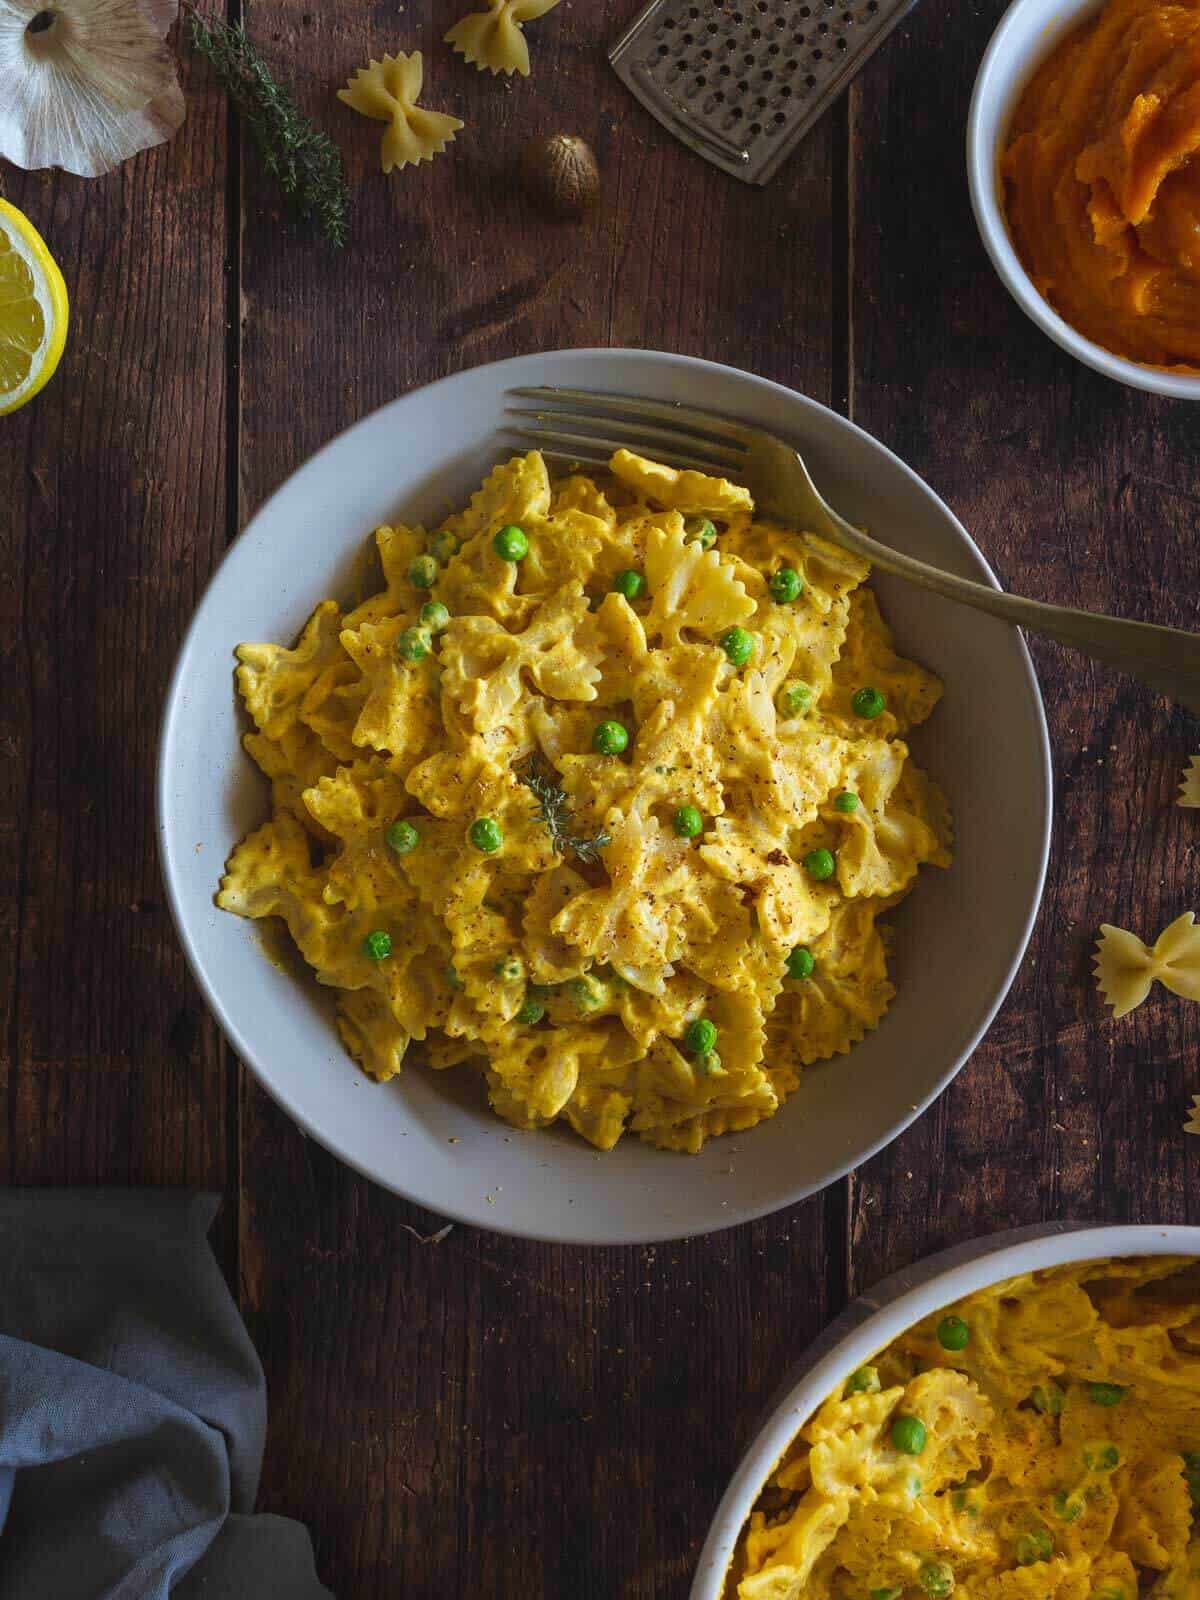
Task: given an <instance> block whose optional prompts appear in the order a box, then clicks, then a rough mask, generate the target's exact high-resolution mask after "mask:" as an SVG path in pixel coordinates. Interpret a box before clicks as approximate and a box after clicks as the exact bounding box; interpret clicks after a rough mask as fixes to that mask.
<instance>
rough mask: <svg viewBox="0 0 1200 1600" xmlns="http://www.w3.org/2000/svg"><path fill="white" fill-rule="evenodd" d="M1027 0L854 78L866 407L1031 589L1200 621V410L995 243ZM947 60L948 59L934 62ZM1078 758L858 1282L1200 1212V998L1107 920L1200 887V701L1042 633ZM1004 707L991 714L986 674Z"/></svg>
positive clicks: (1167, 905) (941, 10)
mask: <svg viewBox="0 0 1200 1600" xmlns="http://www.w3.org/2000/svg"><path fill="white" fill-rule="evenodd" d="M1002 10H1003V6H1002V4H1001V3H999V0H996V3H989V4H987V5H983V6H978V7H967V8H962V7H958V8H954V9H953V25H951V9H950V8H949V7H947V6H945V5H942V4H939V3H934V4H929V3H926V4H924V5H922V6H920V7H919V8H918V9H917V10H916V11H915V12H914V13H913V14H912V17H911V18H910V20H909V21H908V22H907V23H906V24H905V25H904V27H903V28H902V30H901V31H900V32H899V33H897V34H896V35H895V36H894V38H893V39H892V41H891V42H890V43H889V45H888V48H887V49H886V51H884V52H883V53H882V55H881V56H880V57H879V58H878V59H877V60H876V62H875V63H874V64H873V65H872V67H871V68H870V70H869V73H868V74H866V75H865V76H864V77H863V78H862V79H861V80H860V82H859V83H858V84H857V85H855V87H854V88H853V89H852V91H851V94H852V103H851V136H852V154H851V170H852V173H853V194H852V218H853V256H852V274H853V275H852V286H851V310H852V325H853V345H852V357H853V364H852V391H851V393H852V409H853V415H854V418H855V420H856V421H857V422H860V423H861V424H862V425H863V426H864V427H866V428H867V429H868V430H870V431H871V432H872V433H874V434H876V435H877V437H879V438H880V439H881V440H882V441H883V442H884V443H885V444H888V445H890V446H891V447H892V448H893V449H894V450H896V451H897V452H898V453H899V454H900V455H901V456H903V458H904V459H905V460H906V461H907V462H908V463H909V464H910V465H911V466H912V467H914V468H915V469H916V471H917V472H919V473H921V474H922V476H924V477H925V478H927V480H928V481H929V482H930V483H931V484H932V486H933V487H934V488H935V489H936V490H937V491H938V492H939V493H940V494H942V495H943V497H944V498H945V499H946V500H947V501H948V503H949V504H950V506H951V507H952V509H953V510H954V511H956V512H957V513H958V515H959V516H960V517H961V518H962V520H963V522H964V523H965V524H966V526H967V528H968V529H969V530H970V531H971V532H972V534H973V535H974V537H975V538H976V540H977V541H978V543H979V545H980V546H981V548H982V550H983V552H984V554H985V555H986V556H987V557H988V559H989V560H990V561H991V562H992V563H993V565H994V566H995V568H996V570H997V572H998V574H999V576H1000V579H1001V581H1002V582H1003V583H1004V584H1005V585H1006V586H1008V587H1011V588H1013V589H1015V590H1018V591H1019V592H1020V593H1023V594H1029V595H1032V596H1036V597H1043V598H1046V599H1049V600H1055V601H1059V602H1062V603H1065V604H1069V605H1077V606H1085V607H1090V608H1092V609H1096V610H1102V611H1110V612H1120V613H1123V614H1126V615H1129V616H1134V617H1139V618H1142V619H1143V620H1146V621H1160V622H1166V623H1170V624H1173V625H1175V626H1177V627H1186V628H1192V629H1195V628H1197V627H1200V601H1198V598H1197V590H1196V585H1195V581H1194V574H1195V572H1196V566H1197V559H1198V557H1200V537H1198V535H1197V527H1196V510H1197V498H1196V481H1197V480H1196V446H1195V436H1194V426H1193V421H1192V416H1191V412H1190V410H1189V409H1188V407H1186V406H1183V405H1179V404H1172V403H1171V402H1169V401H1165V400H1160V399H1157V398H1155V397H1153V396H1150V395H1142V394H1136V393H1134V392H1133V391H1131V390H1126V389H1123V388H1121V387H1119V386H1118V385H1116V384H1114V383H1111V382H1108V381H1107V380H1106V379H1104V378H1101V377H1100V376H1099V375H1098V374H1095V373H1092V372H1090V371H1088V370H1087V369H1085V368H1084V367H1082V366H1080V365H1078V364H1077V363H1075V362H1073V361H1072V360H1071V359H1070V358H1069V357H1068V356H1067V355H1065V354H1064V353H1062V352H1061V351H1059V350H1058V349H1057V348H1056V347H1055V346H1054V345H1053V344H1051V343H1050V342H1049V340H1047V339H1046V337H1045V336H1044V335H1043V334H1042V333H1041V332H1040V331H1039V330H1038V329H1037V328H1036V327H1034V325H1033V324H1032V323H1031V322H1029V321H1028V320H1027V319H1026V318H1025V317H1024V316H1023V314H1022V313H1021V312H1020V311H1019V310H1018V309H1017V307H1016V305H1015V303H1014V302H1013V301H1012V300H1011V299H1010V298H1009V296H1008V294H1007V292H1006V291H1005V290H1004V288H1003V287H1002V286H1001V284H1000V282H999V280H998V279H997V278H996V276H995V274H994V273H993V272H992V269H991V267H990V265H989V263H988V260H987V257H986V255H985V253H984V250H983V246H982V244H981V243H980V240H979V236H978V234H977V232H976V229H975V224H974V221H973V219H972V216H971V210H970V204H969V200H968V196H967V186H966V175H965V168H964V162H963V159H962V130H963V129H964V127H965V123H966V113H967V103H968V100H969V96H970V89H971V84H972V81H973V78H974V73H975V70H976V67H977V65H978V62H979V59H980V57H981V56H982V53H983V50H984V47H985V45H986V42H987V39H988V37H989V36H990V33H991V30H992V28H993V27H994V26H995V23H996V21H997V20H998V18H999V16H1000V13H1001V11H1002ZM935 59H936V61H937V70H936V71H933V70H931V62H933V61H934V60H935ZM1032 648H1033V654H1034V659H1035V663H1036V666H1037V670H1038V675H1039V679H1040V681H1041V685H1042V692H1043V696H1044V699H1045V703H1046V712H1047V717H1048V720H1049V724H1050V734H1051V741H1052V744H1053V748H1054V755H1055V762H1054V766H1055V773H1054V776H1055V786H1056V804H1055V841H1054V848H1053V853H1052V857H1051V863H1050V873H1049V877H1048V880H1047V886H1046V894H1045V899H1044V902H1043V905H1042V911H1041V915H1040V917H1039V920H1038V924H1037V928H1036V931H1035V934H1034V938H1033V942H1032V944H1031V947H1030V951H1029V955H1028V957H1027V959H1026V961H1025V963H1024V966H1023V968H1022V971H1021V974H1020V977H1019V979H1018V981H1017V983H1016V984H1015V985H1014V988H1013V990H1012V993H1011V994H1010V996H1009V998H1008V1000H1007V1002H1006V1004H1005V1006H1004V1007H1003V1009H1002V1011H1001V1013H1000V1016H999V1018H998V1020H997V1022H996V1024H995V1026H994V1027H993V1029H992V1031H991V1033H990V1034H989V1036H988V1038H987V1040H986V1042H985V1043H984V1045H983V1047H982V1048H981V1049H980V1050H978V1051H977V1052H976V1054H975V1056H974V1058H973V1059H972V1060H971V1062H970V1063H969V1064H968V1066H967V1067H966V1069H965V1070H964V1071H963V1073H962V1074H961V1075H960V1076H959V1077H958V1078H957V1079H956V1081H955V1082H954V1084H953V1085H952V1086H951V1088H950V1089H949V1091H948V1092H947V1093H946V1094H945V1095H944V1096H943V1097H942V1099H941V1100H940V1101H939V1102H938V1104H937V1105H936V1106H935V1107H934V1108H933V1110H932V1111H931V1112H930V1114H929V1115H927V1116H925V1117H923V1118H922V1119H921V1120H920V1121H919V1122H918V1123H917V1124H916V1125H915V1126H914V1127H913V1128H912V1129H910V1130H909V1132H908V1133H907V1134H906V1135H905V1136H903V1137H902V1138H901V1139H899V1140H897V1141H896V1143H895V1144H894V1145H893V1146H892V1147H891V1148H890V1149H889V1150H888V1151H886V1152H885V1153H883V1154H882V1155H881V1156H879V1157H878V1158H877V1159H876V1160H875V1161H873V1162H871V1163H870V1164H869V1165H868V1166H866V1167H865V1168H864V1169H863V1170H862V1171H861V1172H860V1173H859V1174H858V1175H857V1177H856V1179H855V1182H854V1185H853V1190H854V1193H853V1204H852V1212H851V1220H852V1242H853V1250H852V1284H853V1287H855V1288H862V1287H864V1286H866V1285H869V1284H870V1283H871V1282H873V1281H874V1280H875V1279H877V1278H879V1277H880V1276H881V1275H882V1274H883V1273H884V1272H885V1271H891V1270H893V1269H895V1268H897V1267H899V1266H901V1265H903V1264H905V1263H906V1262H908V1261H910V1260H912V1259H914V1258H916V1257H919V1256H921V1255H924V1254H926V1253H928V1252H929V1251H930V1250H933V1249H936V1248H938V1247H939V1246H941V1245H944V1244H948V1243H952V1242H954V1241H955V1240H958V1239H961V1238H964V1237H968V1236H970V1235H972V1234H976V1233H987V1232H990V1231H993V1230H996V1229H999V1228H1004V1227H1008V1226H1013V1225H1018V1224H1022V1223H1030V1222H1036V1221H1039V1220H1042V1219H1044V1218H1056V1217H1069V1218H1078V1219H1084V1220H1096V1221H1114V1222H1115V1221H1134V1222H1149V1221H1154V1222H1182V1221H1189V1220H1194V1218H1195V1217H1196V1215H1197V1200H1196V1194H1197V1188H1196V1179H1197V1175H1198V1166H1200V1142H1198V1141H1195V1140H1188V1139H1186V1138H1184V1137H1183V1136H1182V1135H1181V1132H1180V1129H1181V1127H1182V1124H1183V1120H1184V1116H1185V1114H1186V1110H1187V1107H1188V1104H1189V1098H1190V1095H1191V1094H1193V1093H1194V1092H1196V1090H1197V1089H1198V1088H1200V1082H1198V1080H1197V1075H1196V1060H1197V1052H1198V1046H1200V1019H1198V1017H1197V1008H1196V1007H1194V1006H1188V1005H1186V1004H1181V1003H1180V1002H1179V1001H1178V1000H1177V999H1175V998H1174V997H1173V996H1170V995H1167V994H1165V993H1164V991H1162V990H1161V989H1156V990H1155V992H1154V994H1153V996H1152V997H1151V999H1150V1000H1149V1001H1148V1002H1147V1003H1146V1005H1145V1006H1143V1007H1142V1009H1141V1010H1140V1011H1138V1012H1137V1013H1136V1014H1135V1015H1133V1016H1131V1017H1128V1018H1126V1019H1124V1020H1123V1021H1121V1022H1113V1021H1112V1020H1111V1017H1110V1015H1109V1013H1108V1011H1107V1009H1106V1008H1105V1007H1104V1006H1103V1005H1102V1004H1101V1002H1100V999H1099V996H1098V994H1097V993H1096V989H1095V984H1094V981H1093V977H1092V972H1091V954H1092V947H1093V941H1094V940H1095V937H1096V934H1097V931H1098V928H1099V925H1100V923H1101V922H1107V921H1115V922H1117V923H1120V924H1122V925H1123V926H1126V927H1132V928H1135V929H1136V930H1137V931H1139V932H1140V933H1141V934H1142V935H1143V936H1144V937H1147V938H1150V939H1153V938H1154V937H1156V936H1157V934H1158V933H1159V932H1160V931H1161V929H1162V928H1163V927H1165V926H1166V924H1167V923H1168V922H1169V921H1171V920H1172V919H1173V918H1174V917H1176V916H1178V915H1179V914H1180V912H1182V911H1185V910H1190V909H1192V908H1194V907H1195V906H1196V904H1197V883H1198V879H1197V872H1196V849H1197V845H1200V835H1198V834H1197V831H1196V827H1195V823H1194V817H1192V816H1189V814H1188V813H1187V812H1184V811H1181V810H1179V808H1177V807H1176V806H1175V805H1174V803H1173V802H1174V799H1175V794H1176V790H1177V787H1178V779H1179V773H1180V771H1181V769H1182V768H1183V766H1184V765H1185V763H1186V756H1187V753H1188V751H1189V748H1190V747H1191V746H1192V745H1194V744H1195V742H1196V737H1197V735H1196V727H1195V723H1194V720H1193V719H1190V718H1188V717H1187V715H1186V714H1185V713H1183V712H1179V711H1173V710H1170V709H1168V708H1167V707H1166V706H1164V704H1163V703H1162V702H1161V701H1157V700H1155V699H1154V698H1153V697H1152V696H1151V695H1150V694H1149V693H1148V692H1146V691H1144V690H1142V689H1141V688H1140V687H1138V686H1137V685H1135V684H1133V683H1131V682H1130V681H1129V680H1127V679H1124V678H1121V677H1119V676H1118V675H1117V674H1115V673H1112V672H1109V671H1107V670H1106V669H1103V668H1100V667H1093V666H1092V665H1090V664H1089V663H1087V662H1084V661H1082V660H1081V659H1079V658H1078V657H1076V656H1073V655H1071V654H1070V653H1069V652H1067V651H1065V650H1062V649H1060V648H1059V647H1058V646H1054V645H1049V644H1042V643H1041V642H1039V641H1034V643H1033V647H1032ZM981 689H982V690H983V692H982V693H981V708H980V714H981V715H985V716H986V715H987V706H986V689H985V688H984V687H983V686H981Z"/></svg>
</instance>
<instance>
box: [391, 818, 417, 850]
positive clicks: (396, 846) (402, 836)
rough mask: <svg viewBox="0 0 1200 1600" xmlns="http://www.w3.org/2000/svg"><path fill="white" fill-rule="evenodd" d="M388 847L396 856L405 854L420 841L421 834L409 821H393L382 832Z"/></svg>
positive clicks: (413, 848)
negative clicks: (385, 830) (386, 829)
mask: <svg viewBox="0 0 1200 1600" xmlns="http://www.w3.org/2000/svg"><path fill="white" fill-rule="evenodd" d="M384 838H385V839H386V840H387V842H388V847H389V848H390V849H392V850H394V851H395V852H396V854H397V855H398V856H406V855H407V854H408V852H409V851H410V850H415V849H416V848H417V846H418V845H419V844H420V842H421V835H420V834H419V833H418V832H417V830H416V829H415V828H414V827H413V825H412V823H411V822H393V823H392V825H391V827H390V828H389V829H388V831H387V832H386V833H385V834H384Z"/></svg>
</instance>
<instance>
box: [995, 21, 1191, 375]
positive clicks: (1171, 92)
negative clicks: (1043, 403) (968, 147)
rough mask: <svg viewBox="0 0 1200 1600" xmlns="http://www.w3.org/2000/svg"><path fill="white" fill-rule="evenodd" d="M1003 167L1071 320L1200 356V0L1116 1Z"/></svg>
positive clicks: (1015, 233) (1054, 295)
mask: <svg viewBox="0 0 1200 1600" xmlns="http://www.w3.org/2000/svg"><path fill="white" fill-rule="evenodd" d="M1001 170H1002V173H1003V177H1004V180H1005V193H1006V210H1007V214H1008V223H1009V229H1010V231H1011V233H1012V237H1013V242H1014V244H1015V246H1016V249H1017V253H1018V254H1019V255H1020V257H1021V260H1022V261H1023V263H1024V265H1025V269H1026V271H1027V272H1028V273H1029V275H1030V277H1031V278H1032V279H1033V282H1034V283H1035V284H1036V285H1037V287H1038V289H1039V291H1040V292H1041V293H1042V294H1043V295H1044V296H1045V297H1046V299H1047V300H1048V301H1049V302H1050V304H1051V305H1052V306H1053V307H1054V309H1055V310H1056V311H1057V312H1059V314H1060V315H1061V316H1062V317H1064V318H1065V319H1066V320H1067V321H1068V322H1070V323H1071V324H1072V325H1073V326H1074V327H1076V328H1078V330H1079V331H1080V333H1082V334H1085V335H1086V336H1087V338H1089V339H1092V340H1093V341H1094V342H1095V343H1096V344H1100V345H1103V346H1104V347H1105V348H1106V349H1108V350H1112V351H1114V352H1115V353H1116V354H1117V355H1121V356H1127V357H1129V358H1131V359H1132V360H1134V361H1141V362H1144V363H1146V364H1148V365H1151V366H1163V367H1181V366H1182V367H1197V366H1200V0H1175V3H1174V4H1170V5H1165V4H1162V3H1161V0H1109V3H1108V4H1107V5H1106V6H1105V7H1104V9H1103V11H1102V12H1101V13H1100V14H1099V16H1098V17H1095V18H1093V19H1091V20H1090V21H1088V22H1087V23H1085V24H1084V25H1083V26H1082V27H1080V28H1078V29H1076V30H1075V32H1073V33H1071V34H1070V35H1069V36H1068V37H1067V38H1066V39H1065V40H1064V41H1063V42H1062V43H1061V44H1060V45H1059V46H1058V47H1057V48H1056V49H1055V50H1054V52H1053V54H1052V55H1051V56H1050V57H1049V58H1048V60H1046V61H1045V62H1044V63H1043V65H1042V66H1041V68H1040V69H1039V70H1038V72H1037V75H1036V76H1035V77H1034V79H1033V80H1032V82H1031V83H1030V84H1029V86H1028V87H1027V88H1026V90H1025V92H1024V94H1023V95H1022V96H1021V101H1020V104H1019V106H1018V107H1017V114H1016V116H1015V118H1014V119H1013V124H1012V128H1011V130H1010V134H1009V144H1008V147H1007V149H1006V150H1005V152H1004V156H1003V161H1002V167H1001Z"/></svg>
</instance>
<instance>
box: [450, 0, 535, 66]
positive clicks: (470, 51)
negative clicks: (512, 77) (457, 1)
mask: <svg viewBox="0 0 1200 1600" xmlns="http://www.w3.org/2000/svg"><path fill="white" fill-rule="evenodd" d="M557 4H558V0H488V9H487V10H486V11H473V12H471V13H470V14H469V15H468V16H465V17H464V18H463V19H462V21H461V22H456V23H455V24H454V26H453V27H452V28H451V29H450V30H449V32H448V33H447V34H446V43H447V44H448V45H450V47H451V48H452V49H454V50H457V51H458V53H459V54H460V55H461V56H462V57H463V58H464V60H466V61H469V62H470V63H471V65H472V66H474V67H478V68H479V70H480V72H490V73H492V74H493V75H496V74H498V73H501V72H504V73H513V72H519V73H520V74H521V76H522V77H523V78H527V77H528V76H529V46H528V44H527V43H526V42H525V34H524V31H523V27H522V25H523V24H524V23H526V22H532V21H533V20H534V19H535V18H536V17H543V16H545V14H546V12H547V11H552V10H553V9H554V7H555V6H556V5H557Z"/></svg>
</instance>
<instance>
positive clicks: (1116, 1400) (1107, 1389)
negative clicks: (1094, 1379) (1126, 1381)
mask: <svg viewBox="0 0 1200 1600" xmlns="http://www.w3.org/2000/svg"><path fill="white" fill-rule="evenodd" d="M1088 1397H1089V1399H1090V1400H1091V1401H1092V1403H1093V1405H1098V1406H1119V1405H1120V1404H1121V1401H1122V1400H1124V1398H1125V1391H1124V1389H1122V1387H1121V1385H1120V1384H1119V1383H1089V1384H1088Z"/></svg>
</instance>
